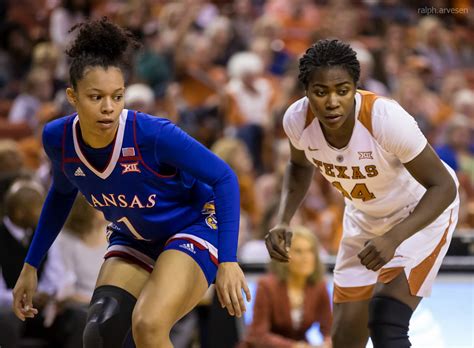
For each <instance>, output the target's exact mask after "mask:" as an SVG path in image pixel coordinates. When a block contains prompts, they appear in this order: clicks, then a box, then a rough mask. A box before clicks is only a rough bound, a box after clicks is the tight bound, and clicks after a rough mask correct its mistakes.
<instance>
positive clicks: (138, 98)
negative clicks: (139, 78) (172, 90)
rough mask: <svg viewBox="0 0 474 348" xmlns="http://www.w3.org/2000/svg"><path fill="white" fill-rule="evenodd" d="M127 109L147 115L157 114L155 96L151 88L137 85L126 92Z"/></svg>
mask: <svg viewBox="0 0 474 348" xmlns="http://www.w3.org/2000/svg"><path fill="white" fill-rule="evenodd" d="M125 107H126V108H127V109H131V110H138V111H140V112H143V113H145V114H150V115H153V114H154V113H155V95H154V94H153V90H152V89H151V88H150V86H148V85H146V84H143V83H135V84H133V85H130V86H128V87H127V89H126V90H125Z"/></svg>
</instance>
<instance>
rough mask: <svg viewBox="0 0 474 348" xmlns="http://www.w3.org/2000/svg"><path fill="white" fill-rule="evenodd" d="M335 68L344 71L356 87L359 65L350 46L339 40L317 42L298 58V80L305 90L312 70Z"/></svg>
mask: <svg viewBox="0 0 474 348" xmlns="http://www.w3.org/2000/svg"><path fill="white" fill-rule="evenodd" d="M335 66H339V67H342V68H343V69H345V70H346V71H347V72H348V73H349V75H350V76H351V77H352V79H353V80H354V84H355V85H357V82H358V81H359V77H360V64H359V61H358V60H357V57H356V52H355V51H354V50H353V49H352V48H351V46H349V45H348V44H346V43H344V42H342V41H339V40H319V41H318V42H316V43H315V44H313V45H312V46H311V47H310V48H308V49H307V50H306V53H305V54H304V55H303V57H301V58H300V62H299V70H300V72H299V75H298V80H300V82H301V83H302V84H303V85H304V86H305V88H307V87H308V82H309V79H310V76H311V73H312V72H313V71H314V70H316V69H318V68H323V67H335Z"/></svg>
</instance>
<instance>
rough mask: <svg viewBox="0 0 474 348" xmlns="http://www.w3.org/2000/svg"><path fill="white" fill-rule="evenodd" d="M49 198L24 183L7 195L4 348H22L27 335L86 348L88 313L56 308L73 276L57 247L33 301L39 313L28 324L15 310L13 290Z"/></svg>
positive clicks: (0, 260)
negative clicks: (66, 270) (84, 345)
mask: <svg viewBox="0 0 474 348" xmlns="http://www.w3.org/2000/svg"><path fill="white" fill-rule="evenodd" d="M43 200H44V190H43V188H42V187H41V186H40V185H39V184H37V183H36V182H34V181H28V180H19V181H16V182H14V183H13V184H12V186H11V187H10V188H9V190H8V191H7V193H6V195H5V217H4V218H3V220H2V221H1V222H0V346H1V347H2V348H16V347H20V340H21V339H22V338H23V337H38V338H41V339H44V340H46V341H47V342H48V343H50V344H52V345H54V346H55V347H67V348H72V347H78V348H79V347H82V331H83V328H84V324H85V320H86V313H85V312H83V311H77V310H75V309H73V308H70V307H67V306H63V307H61V308H59V307H58V306H56V304H57V300H58V299H59V298H60V297H61V296H62V295H63V294H64V292H65V289H66V288H67V283H66V280H67V279H68V275H67V273H66V272H65V270H64V267H63V265H62V262H61V255H60V250H59V249H58V248H57V246H53V247H52V248H51V249H50V251H49V253H48V255H47V256H46V259H45V261H44V262H43V263H42V265H41V267H40V268H39V270H38V277H39V281H38V291H37V293H36V294H35V296H34V298H33V303H34V305H35V308H37V309H38V310H39V315H37V316H35V317H34V318H33V319H27V320H26V321H25V322H22V321H19V320H18V319H17V318H16V317H15V315H14V313H13V311H12V309H11V308H12V301H13V295H12V291H13V290H12V289H13V287H14V285H15V282H16V280H17V279H18V276H19V275H20V272H21V269H22V267H23V261H24V259H25V257H26V253H27V251H28V247H29V245H30V242H31V237H32V235H33V231H34V228H35V226H36V224H37V223H38V219H39V215H40V212H41V206H42V204H43Z"/></svg>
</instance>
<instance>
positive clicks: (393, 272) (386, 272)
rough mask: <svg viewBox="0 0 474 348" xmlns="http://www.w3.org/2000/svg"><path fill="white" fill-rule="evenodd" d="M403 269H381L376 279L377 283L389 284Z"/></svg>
mask: <svg viewBox="0 0 474 348" xmlns="http://www.w3.org/2000/svg"><path fill="white" fill-rule="evenodd" d="M403 269H404V268H403V267H391V268H382V269H381V270H380V273H379V276H378V278H377V282H379V283H384V284H387V283H390V282H391V281H392V280H394V279H395V278H396V277H398V275H399V274H400V273H402V272H403Z"/></svg>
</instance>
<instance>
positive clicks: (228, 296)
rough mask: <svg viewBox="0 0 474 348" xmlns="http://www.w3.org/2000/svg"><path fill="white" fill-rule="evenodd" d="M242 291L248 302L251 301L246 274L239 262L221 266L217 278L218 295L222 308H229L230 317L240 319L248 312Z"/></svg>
mask: <svg viewBox="0 0 474 348" xmlns="http://www.w3.org/2000/svg"><path fill="white" fill-rule="evenodd" d="M242 290H243V291H244V292H245V297H246V299H247V302H249V301H250V298H251V297H250V290H249V288H248V286H247V281H246V280H245V276H244V272H242V270H241V269H240V266H239V264H238V263H237V262H222V263H221V264H219V268H218V269H217V276H216V293H217V298H218V299H219V302H220V304H221V306H222V308H227V311H228V312H229V314H230V315H235V316H237V317H238V318H240V317H241V316H242V314H243V313H244V312H245V311H246V307H245V302H244V298H243V296H242Z"/></svg>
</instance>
